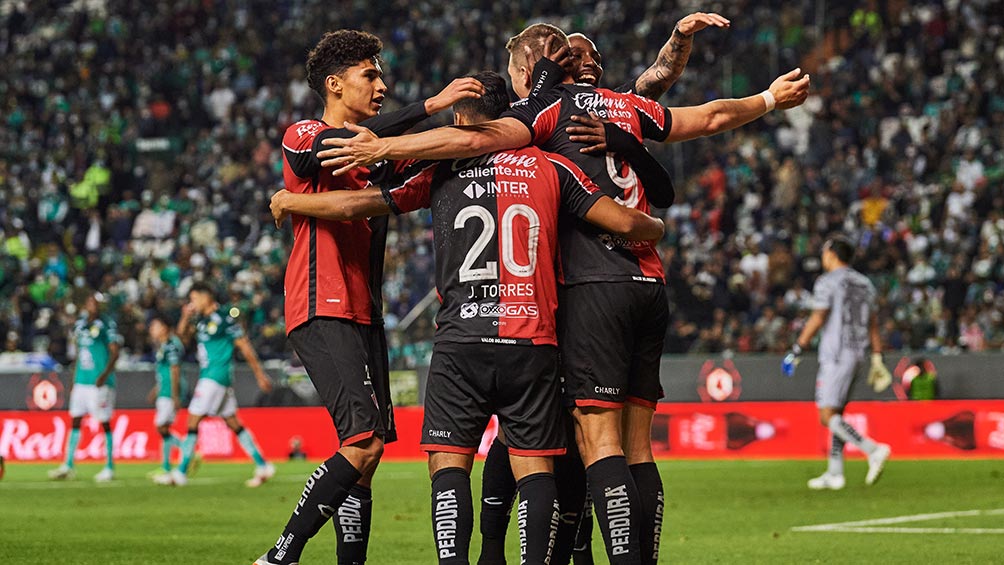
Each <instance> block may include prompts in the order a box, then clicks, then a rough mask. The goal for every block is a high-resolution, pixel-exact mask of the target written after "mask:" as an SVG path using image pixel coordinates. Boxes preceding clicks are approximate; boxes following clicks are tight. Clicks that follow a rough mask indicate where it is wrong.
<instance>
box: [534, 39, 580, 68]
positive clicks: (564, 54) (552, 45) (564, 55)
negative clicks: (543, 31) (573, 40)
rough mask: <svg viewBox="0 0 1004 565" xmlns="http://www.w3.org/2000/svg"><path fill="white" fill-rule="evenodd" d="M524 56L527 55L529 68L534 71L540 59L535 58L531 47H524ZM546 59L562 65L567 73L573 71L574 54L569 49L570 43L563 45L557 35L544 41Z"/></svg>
mask: <svg viewBox="0 0 1004 565" xmlns="http://www.w3.org/2000/svg"><path fill="white" fill-rule="evenodd" d="M523 54H524V55H526V61H527V68H529V69H532V68H533V67H534V65H536V64H537V61H538V59H539V58H538V57H535V56H534V54H533V50H532V49H530V46H529V45H524V46H523ZM544 58H545V59H550V60H551V61H554V62H555V63H557V64H558V65H560V66H561V68H563V69H565V72H566V73H568V72H571V71H572V66H573V65H572V54H571V52H570V51H569V49H568V43H563V42H562V41H561V39H560V38H559V37H558V36H557V35H549V36H547V39H545V40H544Z"/></svg>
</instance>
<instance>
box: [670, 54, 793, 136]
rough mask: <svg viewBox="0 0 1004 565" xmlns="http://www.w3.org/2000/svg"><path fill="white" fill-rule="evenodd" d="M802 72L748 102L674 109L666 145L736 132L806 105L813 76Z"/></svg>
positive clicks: (727, 101)
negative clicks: (773, 113)
mask: <svg viewBox="0 0 1004 565" xmlns="http://www.w3.org/2000/svg"><path fill="white" fill-rule="evenodd" d="M801 73H802V70H801V69H795V70H792V71H790V72H788V73H786V74H784V75H781V76H779V77H778V78H777V79H775V80H774V82H773V83H771V85H770V88H769V89H767V90H765V91H763V92H761V93H760V94H755V95H753V96H747V97H746V98H725V99H721V100H712V101H711V102H708V103H706V104H701V105H700V106H687V107H684V108H670V109H669V111H670V113H671V114H672V115H673V123H672V128H671V129H670V131H669V136H668V137H667V138H666V139H665V141H666V142H674V141H686V140H688V139H694V138H697V137H704V136H708V135H715V134H717V133H721V132H723V131H728V130H731V129H735V128H737V127H739V126H742V125H745V124H748V123H750V122H752V121H753V120H755V119H757V118H759V117H760V116H763V115H764V114H766V113H767V112H770V111H771V110H773V109H774V108H779V109H782V110H787V109H788V108H794V107H795V106H799V105H801V104H802V103H803V102H805V99H806V98H808V96H809V75H807V74H806V75H802V76H801V78H799V75H801Z"/></svg>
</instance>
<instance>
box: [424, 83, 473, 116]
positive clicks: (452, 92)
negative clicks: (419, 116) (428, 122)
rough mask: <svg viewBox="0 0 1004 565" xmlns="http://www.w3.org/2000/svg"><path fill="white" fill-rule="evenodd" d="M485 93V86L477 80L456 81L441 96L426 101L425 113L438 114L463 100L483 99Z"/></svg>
mask: <svg viewBox="0 0 1004 565" xmlns="http://www.w3.org/2000/svg"><path fill="white" fill-rule="evenodd" d="M484 93H485V87H484V85H482V84H481V83H480V82H479V81H478V80H477V79H475V78H472V77H465V78H458V79H454V80H453V82H451V83H450V84H448V85H446V88H444V89H443V90H442V91H441V92H440V93H439V94H437V95H435V96H433V97H431V98H429V99H427V100H426V101H425V113H426V114H429V115H430V116H431V115H433V114H438V113H439V112H442V111H443V110H445V109H447V108H449V107H451V106H453V105H454V104H456V103H457V102H460V101H461V100H464V99H467V98H481V95H483V94H484Z"/></svg>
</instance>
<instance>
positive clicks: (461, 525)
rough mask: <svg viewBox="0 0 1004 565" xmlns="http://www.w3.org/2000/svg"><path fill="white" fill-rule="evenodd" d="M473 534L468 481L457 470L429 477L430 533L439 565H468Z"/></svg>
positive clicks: (459, 469)
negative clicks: (430, 485)
mask: <svg viewBox="0 0 1004 565" xmlns="http://www.w3.org/2000/svg"><path fill="white" fill-rule="evenodd" d="M473 532H474V504H473V502H472V501H471V478H470V477H469V476H467V473H466V472H465V471H464V470H463V469H461V468H459V467H447V468H446V469H440V470H439V471H437V472H436V474H435V475H433V476H432V534H433V538H434V539H435V541H436V553H437V556H438V558H439V563H441V564H466V563H468V559H469V554H470V548H471V534H472V533H473Z"/></svg>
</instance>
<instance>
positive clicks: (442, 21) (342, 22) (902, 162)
mask: <svg viewBox="0 0 1004 565" xmlns="http://www.w3.org/2000/svg"><path fill="white" fill-rule="evenodd" d="M380 4H381V9H380V10H373V3H371V2H363V1H359V0H356V1H353V2H345V3H341V4H340V6H339V9H338V13H337V14H335V13H332V8H331V4H330V3H324V2H320V1H313V0H301V1H293V2H285V3H273V2H264V1H261V0H245V1H237V0H233V1H228V2H204V1H201V0H185V1H172V2H167V1H164V0H160V1H155V2H145V3H140V2H130V1H118V0H104V1H102V0H94V1H91V2H73V3H68V2H62V1H55V0H38V1H32V2H31V3H30V4H29V3H27V2H7V3H4V4H3V8H2V10H3V11H2V12H0V23H2V25H0V61H2V64H3V68H4V69H6V73H5V79H4V81H2V82H0V108H2V111H0V119H2V120H3V127H2V128H0V186H2V191H0V230H2V236H0V243H2V245H0V338H2V339H3V340H4V343H3V344H2V346H3V347H2V349H3V350H5V351H48V352H49V353H50V354H51V355H52V356H53V357H54V358H56V359H57V360H60V361H65V360H66V358H67V355H68V354H69V352H68V347H69V345H68V343H67V340H68V335H69V328H70V327H71V325H72V320H73V318H74V317H75V315H76V307H77V306H76V305H79V304H80V303H81V302H82V297H83V295H84V294H85V293H86V292H88V289H98V290H101V291H103V292H104V293H105V294H106V295H107V296H108V297H109V306H108V307H109V308H110V310H111V313H112V315H113V316H114V317H115V318H116V319H117V320H118V322H119V327H120V328H121V329H122V332H121V333H122V334H123V335H124V337H125V339H126V343H125V346H124V348H125V350H126V352H127V354H128V355H130V356H131V357H132V358H141V357H143V356H148V355H150V347H149V345H148V344H147V343H146V342H145V335H146V332H145V326H146V322H147V321H148V319H149V317H150V316H151V315H152V314H153V313H154V312H156V311H162V312H168V313H171V314H174V315H176V313H177V312H178V311H179V308H180V304H181V301H182V300H183V299H184V296H185V294H186V291H187V289H188V287H189V286H191V284H192V283H193V282H196V281H200V280H205V281H211V282H213V283H215V284H218V285H220V287H221V288H223V289H225V290H226V291H227V293H228V294H227V295H226V300H227V301H229V302H231V303H234V304H235V305H237V306H238V307H239V308H240V309H241V311H242V312H244V313H246V316H247V322H246V323H247V325H248V329H249V332H250V335H251V336H252V340H253V341H254V343H255V345H256V348H257V350H258V352H259V354H260V355H261V356H262V357H263V358H282V357H285V356H286V355H287V353H286V352H287V347H286V341H285V328H284V326H283V319H282V299H283V290H282V275H283V265H284V261H285V257H286V255H287V252H288V247H289V245H290V238H291V234H290V232H289V229H288V227H287V228H286V229H284V230H282V231H278V230H276V229H275V228H274V227H273V226H272V222H271V217H270V215H269V212H268V206H267V201H268V198H269V196H270V195H271V194H272V193H273V192H274V191H275V190H277V189H278V188H281V186H282V177H281V153H280V151H279V140H280V136H281V132H282V131H283V130H284V128H285V127H286V126H287V125H288V124H290V123H292V122H294V121H296V120H298V119H301V118H303V117H309V116H315V115H317V114H318V113H319V108H320V101H319V100H318V99H317V98H316V96H315V95H314V94H313V93H312V92H311V91H310V89H309V88H308V86H307V83H306V80H305V78H304V69H303V67H302V61H303V59H304V55H305V53H306V51H307V49H308V48H309V47H310V46H311V45H312V44H313V43H314V42H316V40H317V38H318V37H319V36H320V35H321V34H322V33H323V32H324V31H326V30H328V29H333V28H337V27H354V28H359V29H365V30H368V31H371V32H373V33H376V34H377V35H379V36H380V37H381V38H382V39H383V41H384V46H385V49H384V54H383V57H384V60H385V63H386V64H385V70H386V74H387V79H388V84H389V86H390V88H391V91H390V93H389V95H388V103H387V104H386V107H388V109H391V108H393V107H396V106H400V105H402V104H406V103H409V102H412V101H414V100H418V99H421V98H423V97H426V96H430V95H432V94H434V93H435V92H437V91H438V90H439V89H440V88H441V87H442V86H444V85H445V84H446V83H448V82H449V80H450V79H452V78H453V77H455V76H460V75H463V74H466V73H468V72H470V71H473V70H477V69H479V68H490V69H498V70H502V69H504V68H505V65H506V54H505V50H504V48H503V45H504V42H505V40H506V38H508V37H509V36H510V35H512V34H513V33H514V32H515V31H518V30H519V29H520V28H522V26H523V25H524V24H525V23H526V22H527V21H535V20H542V21H549V22H552V23H556V24H558V25H559V26H561V27H563V28H564V29H566V30H570V31H583V32H585V33H586V34H587V35H590V36H591V37H593V38H594V39H595V40H596V42H597V44H598V46H599V48H600V50H601V51H603V52H604V53H605V54H606V58H605V59H604V63H605V71H606V72H605V75H606V77H605V78H606V80H605V81H604V82H605V83H606V84H607V85H610V86H613V85H615V84H619V83H620V82H623V81H624V80H628V79H630V78H633V77H635V76H637V75H638V74H639V73H640V72H641V71H642V70H644V69H645V68H646V67H647V66H648V64H649V63H650V62H651V61H653V60H654V59H655V57H656V54H657V52H658V49H659V48H660V47H661V45H662V43H663V42H664V41H665V40H666V38H668V37H669V35H670V33H671V31H672V29H673V25H674V23H675V22H676V20H678V19H679V18H680V17H682V16H684V15H685V14H686V13H687V12H688V11H694V10H698V9H699V10H703V11H718V12H720V13H722V14H723V15H724V16H726V17H728V18H730V19H731V21H732V27H731V29H730V30H727V31H722V30H707V31H704V32H701V33H700V34H698V36H697V37H696V38H695V45H694V51H693V54H692V56H691V61H690V65H689V68H688V70H687V71H686V72H685V73H684V75H683V78H682V79H681V80H680V81H679V82H678V84H677V85H676V86H675V87H674V88H673V89H672V90H671V91H670V92H669V94H668V95H667V96H665V97H664V98H663V102H664V103H667V104H669V105H677V106H680V105H691V104H699V103H702V102H704V101H706V100H709V99H712V98H718V97H723V96H732V95H735V96H742V95H747V94H751V93H754V92H756V91H757V90H758V89H760V88H763V87H764V86H766V85H767V84H769V82H770V80H771V79H772V78H773V77H774V76H775V75H776V74H779V73H780V72H783V71H785V70H787V69H790V68H794V67H796V66H803V67H805V66H806V64H807V63H808V62H810V61H818V62H819V64H818V65H815V66H816V67H817V68H810V71H811V72H812V81H813V91H814V92H813V95H812V96H811V97H810V100H809V101H808V102H807V103H806V104H805V105H804V106H803V107H801V108H798V109H795V110H792V111H789V112H785V113H775V114H772V115H769V116H768V117H767V118H765V119H764V120H761V121H760V122H757V123H754V124H751V125H750V126H747V127H745V128H742V129H740V130H738V131H736V132H733V133H730V134H727V135H723V136H719V137H716V138H712V139H703V140H697V141H693V142H687V143H685V144H681V145H679V146H677V147H670V148H660V149H659V153H657V155H658V156H660V158H662V159H663V160H664V162H665V163H666V164H667V168H669V169H670V170H671V171H673V172H674V173H675V174H676V177H677V179H676V184H677V192H678V195H677V203H676V204H675V205H674V206H673V207H672V208H670V209H668V210H666V211H659V213H662V214H664V217H665V218H666V220H667V235H666V237H665V239H664V241H663V242H662V244H661V248H662V251H663V258H664V263H665V265H666V269H667V273H668V275H669V276H668V280H669V283H668V291H669V292H670V294H671V298H672V304H674V307H673V308H672V311H673V321H672V324H671V329H670V332H669V335H668V336H667V343H666V350H667V351H668V352H673V353H683V352H688V351H702V352H717V351H723V350H727V349H728V350H733V351H737V352H762V351H769V352H783V351H784V350H785V349H786V348H787V347H788V346H789V345H790V344H791V342H792V340H793V339H794V336H795V332H797V331H798V329H799V324H800V321H799V320H800V319H802V318H803V317H804V313H805V309H806V308H807V304H808V298H809V296H810V291H811V288H812V283H813V280H814V279H815V277H816V276H817V275H818V274H819V273H820V269H821V267H820V263H819V259H818V255H819V251H820V245H821V244H822V242H823V240H824V239H825V237H826V235H827V234H830V233H832V232H835V231H843V232H845V233H847V234H849V235H851V236H852V237H853V238H854V239H855V240H856V241H858V242H859V254H858V261H857V263H858V265H859V266H860V267H861V268H862V270H863V271H864V272H865V273H866V274H868V275H869V276H870V277H872V278H873V280H874V281H875V282H876V283H877V286H878V288H879V289H880V295H881V298H880V302H881V311H882V313H883V319H884V320H885V322H884V327H883V334H884V340H885V342H886V344H887V347H888V348H890V349H912V350H929V351H954V350H959V349H967V350H972V351H981V350H987V349H1001V348H1004V252H1002V251H1004V47H1002V45H1004V37H1002V35H1004V5H1002V4H1004V3H1002V2H1001V1H999V0H975V1H970V2H958V1H940V0H939V1H918V2H909V3H906V2H895V1H892V0H888V1H885V2H843V3H839V4H840V5H839V6H830V7H829V8H828V9H827V11H826V13H825V14H817V13H816V11H815V10H816V9H817V2H815V1H811V0H801V1H796V2H781V1H779V0H772V1H770V2H753V1H738V2H729V3H714V2H712V3H707V4H700V5H697V4H695V3H692V2H681V3H680V5H679V6H678V7H677V8H676V9H675V10H672V11H667V10H659V9H658V6H659V5H660V3H658V2H648V1H643V0H620V1H618V0H610V1H604V2H599V3H595V5H594V3H593V2H586V1H584V0H564V1H560V2H548V1H533V2H531V1H528V0H521V1H514V2H484V1H465V2H456V3H451V4H449V5H444V4H443V3H439V2H431V1H426V0H417V1H408V0H394V1H389V2H381V3H380ZM829 4H836V3H829ZM559 14H560V15H559ZM569 14H571V15H569ZM293 22H296V23H293ZM819 23H823V24H825V29H826V32H825V33H818V32H817V29H818V28H817V25H818V24H819ZM434 123H436V122H434ZM438 123H442V122H438ZM432 281H433V258H432V254H431V229H430V225H429V216H428V215H427V214H417V215H413V216H410V217H402V218H398V219H396V220H392V233H391V236H390V238H389V240H388V256H387V264H386V278H385V284H384V296H385V300H386V310H387V314H386V318H387V326H388V328H389V329H391V330H394V331H392V332H391V333H390V342H391V357H392V363H393V364H394V365H395V366H397V367H405V366H414V365H415V364H418V363H422V362H424V361H425V360H426V359H427V357H428V355H429V354H430V353H431V346H430V345H429V340H430V339H431V335H432V331H433V323H432V321H431V317H430V315H428V314H427V315H423V316H419V317H418V318H417V319H415V320H414V321H411V320H409V322H410V323H409V325H408V326H407V329H406V330H404V331H401V330H400V329H395V328H399V327H400V326H401V320H402V319H404V318H405V317H406V316H407V314H408V313H409V312H410V311H411V310H412V309H413V308H414V307H415V306H416V305H417V304H419V302H421V301H422V299H423V298H424V297H426V296H427V295H428V293H429V291H430V290H431V289H432V286H433V282H432Z"/></svg>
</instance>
